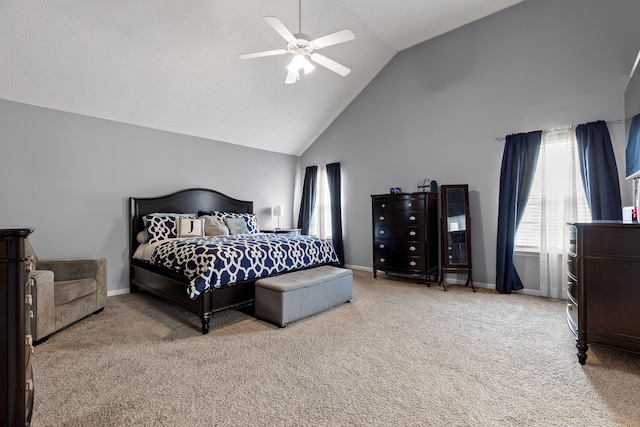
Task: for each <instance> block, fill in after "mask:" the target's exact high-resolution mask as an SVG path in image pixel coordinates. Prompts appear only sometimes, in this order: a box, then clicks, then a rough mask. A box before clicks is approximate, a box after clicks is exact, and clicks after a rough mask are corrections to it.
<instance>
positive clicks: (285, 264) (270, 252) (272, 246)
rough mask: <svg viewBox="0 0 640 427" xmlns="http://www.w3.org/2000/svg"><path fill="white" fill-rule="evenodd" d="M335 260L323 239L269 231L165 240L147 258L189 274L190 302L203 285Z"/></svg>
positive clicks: (262, 275)
mask: <svg viewBox="0 0 640 427" xmlns="http://www.w3.org/2000/svg"><path fill="white" fill-rule="evenodd" d="M337 261H338V257H337V256H336V252H335V249H334V248H333V245H332V244H331V242H329V241H327V240H325V239H320V238H317V237H311V236H304V235H292V234H273V233H260V234H237V235H230V236H217V237H214V238H207V237H203V238H184V239H170V240H168V241H166V242H163V243H162V244H160V245H158V246H157V247H156V249H155V250H154V251H153V254H152V256H151V263H152V264H155V265H161V266H164V267H167V268H169V269H170V270H172V271H174V272H176V273H179V274H182V275H184V276H186V277H187V278H189V286H188V292H189V297H190V298H191V299H192V300H194V299H196V298H198V295H200V294H201V293H202V292H204V291H206V290H207V289H211V288H218V287H220V286H223V285H228V284H233V283H236V282H241V281H244V280H251V279H257V278H261V277H267V276H272V275H274V274H279V273H285V272H287V271H292V270H298V269H301V268H305V267H310V266H313V265H319V264H327V263H333V262H337Z"/></svg>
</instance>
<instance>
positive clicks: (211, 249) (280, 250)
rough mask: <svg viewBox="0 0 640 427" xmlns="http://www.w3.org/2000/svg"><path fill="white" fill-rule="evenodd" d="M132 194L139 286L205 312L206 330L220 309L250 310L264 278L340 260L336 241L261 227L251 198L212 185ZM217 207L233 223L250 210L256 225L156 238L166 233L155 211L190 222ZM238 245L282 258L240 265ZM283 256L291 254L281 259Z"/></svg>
mask: <svg viewBox="0 0 640 427" xmlns="http://www.w3.org/2000/svg"><path fill="white" fill-rule="evenodd" d="M129 201H130V203H129V213H130V230H129V231H130V245H129V247H130V254H129V259H130V269H129V275H130V289H131V292H137V291H139V290H145V291H148V292H150V293H153V294H155V295H157V296H159V297H161V298H163V299H165V300H167V301H170V302H173V303H175V304H178V305H180V306H182V307H184V308H186V309H188V310H190V311H192V312H193V313H195V314H197V315H198V316H199V317H200V320H201V325H202V326H201V330H202V333H203V334H206V333H207V332H208V331H209V323H210V319H211V316H212V315H213V314H214V313H216V312H219V311H223V310H228V309H247V310H250V309H251V308H252V307H253V303H254V294H255V291H254V290H255V282H256V280H258V279H259V278H262V277H267V276H272V275H277V274H282V273H286V272H289V271H296V270H301V269H305V268H310V267H314V266H318V265H324V264H337V258H336V257H335V251H334V249H333V247H332V246H331V244H330V243H329V242H327V241H325V240H323V239H314V238H310V237H309V236H293V235H284V234H283V235H279V234H273V233H261V232H259V229H258V227H257V224H253V225H252V224H251V222H250V221H249V220H248V219H247V218H254V219H255V217H254V216H253V215H251V214H252V213H253V202H251V201H244V200H237V199H234V198H231V197H229V196H226V195H224V194H222V193H220V192H217V191H214V190H209V189H204V188H193V189H187V190H182V191H178V192H175V193H172V194H169V195H166V196H161V197H147V198H135V197H131V198H130V200H129ZM213 213H227V214H228V215H231V216H232V217H233V218H232V219H229V218H227V221H229V222H228V224H229V225H230V226H231V225H232V223H231V221H238V220H237V219H236V218H244V219H245V220H247V221H249V230H251V231H250V232H248V231H247V230H246V229H244V231H242V229H241V231H240V232H239V233H238V234H234V235H231V236H220V237H207V236H204V237H201V236H196V237H190V236H186V237H185V236H184V235H180V236H173V235H171V236H168V237H170V238H167V239H166V240H164V239H165V238H164V237H163V236H161V237H159V238H154V237H157V236H158V234H156V231H157V229H153V227H154V224H153V221H154V220H155V218H158V217H163V218H164V217H173V218H174V219H175V221H176V223H177V221H178V218H190V219H187V220H183V219H180V220H179V221H181V222H180V225H181V226H182V224H183V222H184V223H188V222H189V221H191V219H196V220H197V219H198V218H201V217H202V215H205V214H213ZM165 219H166V218H165ZM240 222H241V223H242V221H240ZM252 227H254V228H252ZM246 233H249V234H246ZM141 236H144V238H141ZM174 237H179V238H174ZM236 247H240V248H241V249H242V250H243V251H244V253H247V254H249V253H252V254H254V256H255V257H258V258H260V259H271V258H268V257H273V259H274V260H273V261H265V262H261V263H260V268H253V267H252V268H244V269H238V268H237V267H238V266H237V263H235V259H236V258H237V257H238V253H237V252H234V250H240V249H236ZM301 247H303V248H311V250H310V252H311V253H312V254H313V256H312V257H309V256H307V255H308V253H307V252H308V251H307V250H306V249H303V250H301V249H300V248H301ZM191 252H193V254H197V256H196V255H193V256H195V257H196V258H197V260H198V261H197V263H196V261H194V260H191V259H190V258H189V257H191V256H192V254H191ZM272 252H273V253H272ZM300 253H304V254H305V256H300ZM141 254H144V255H141ZM187 254H188V255H187ZM234 254H235V255H234ZM240 256H242V255H240ZM225 257H228V258H225ZM234 257H236V258H234ZM176 258H179V261H180V262H177V261H176ZM282 258H286V259H287V260H288V261H287V262H286V263H284V262H280V261H279V260H280V259H282ZM194 259H195V258H194ZM292 260H293V261H292ZM285 264H286V265H285ZM230 265H234V266H235V270H233V271H232V272H231V273H229V272H228V270H227V269H228V268H229V266H230ZM239 270H242V271H239Z"/></svg>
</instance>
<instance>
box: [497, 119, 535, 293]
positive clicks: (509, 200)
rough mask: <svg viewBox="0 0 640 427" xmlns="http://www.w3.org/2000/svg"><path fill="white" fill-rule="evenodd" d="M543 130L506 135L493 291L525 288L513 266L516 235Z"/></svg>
mask: <svg viewBox="0 0 640 427" xmlns="http://www.w3.org/2000/svg"><path fill="white" fill-rule="evenodd" d="M541 138H542V131H535V132H528V133H521V134H517V135H509V136H507V138H506V141H505V146H504V153H503V156H502V166H501V169H500V191H499V196H498V197H499V200H498V239H497V252H496V290H497V291H498V292H500V293H501V294H509V293H511V292H512V291H514V290H519V289H522V288H524V286H523V285H522V280H520V276H518V272H517V271H516V269H515V267H514V265H513V253H514V250H515V235H516V231H517V230H518V225H519V224H520V221H521V220H522V215H523V214H524V209H525V207H526V205H527V200H528V199H529V193H530V191H531V185H532V184H533V177H534V174H535V171H536V163H537V161H538V153H539V152H540V142H541Z"/></svg>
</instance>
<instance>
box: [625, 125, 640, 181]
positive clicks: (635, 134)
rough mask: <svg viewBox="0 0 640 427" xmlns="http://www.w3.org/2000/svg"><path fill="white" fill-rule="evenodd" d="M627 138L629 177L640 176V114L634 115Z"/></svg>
mask: <svg viewBox="0 0 640 427" xmlns="http://www.w3.org/2000/svg"><path fill="white" fill-rule="evenodd" d="M628 134H629V138H628V139H627V141H628V142H627V152H626V160H627V173H626V175H627V179H634V178H640V114H636V115H635V116H633V118H632V120H631V126H630V127H629V132H628Z"/></svg>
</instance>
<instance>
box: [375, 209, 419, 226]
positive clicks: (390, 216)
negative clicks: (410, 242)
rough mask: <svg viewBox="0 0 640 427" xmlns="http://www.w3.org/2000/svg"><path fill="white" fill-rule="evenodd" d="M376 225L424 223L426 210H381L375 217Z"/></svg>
mask: <svg viewBox="0 0 640 427" xmlns="http://www.w3.org/2000/svg"><path fill="white" fill-rule="evenodd" d="M373 221H374V223H375V224H376V225H397V224H403V225H408V226H410V225H416V224H424V211H409V210H393V211H389V212H380V213H377V214H376V215H375V216H374V217H373Z"/></svg>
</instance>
